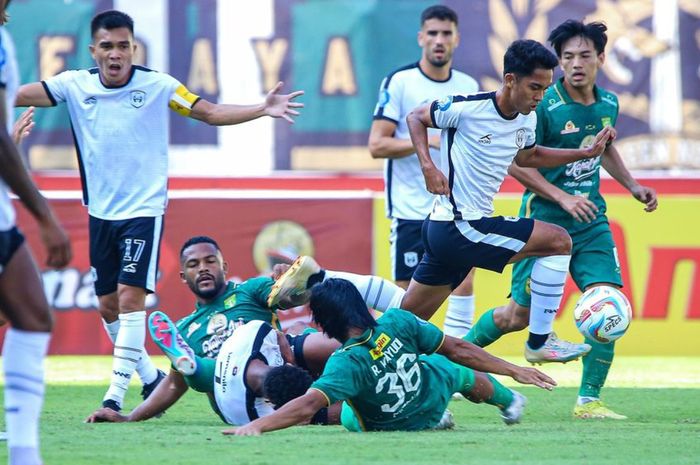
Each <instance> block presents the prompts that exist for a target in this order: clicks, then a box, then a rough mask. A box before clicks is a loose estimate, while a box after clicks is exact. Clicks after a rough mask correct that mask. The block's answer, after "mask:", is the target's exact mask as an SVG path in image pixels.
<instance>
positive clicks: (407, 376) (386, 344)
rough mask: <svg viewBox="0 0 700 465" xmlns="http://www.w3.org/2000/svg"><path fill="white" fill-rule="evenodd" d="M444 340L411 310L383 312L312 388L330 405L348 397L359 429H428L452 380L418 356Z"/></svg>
mask: <svg viewBox="0 0 700 465" xmlns="http://www.w3.org/2000/svg"><path fill="white" fill-rule="evenodd" d="M443 339H444V335H443V333H442V331H440V330H439V329H438V328H437V327H436V326H434V325H433V324H431V323H428V322H426V321H423V320H421V319H420V318H418V317H416V316H415V315H413V314H412V313H409V312H407V311H405V310H400V309H398V308H393V309H390V310H387V311H386V312H385V313H384V314H383V315H382V316H381V317H380V318H379V319H378V320H377V326H376V327H374V328H370V329H368V330H367V331H365V332H364V333H363V334H362V335H361V336H360V337H357V338H352V339H349V340H348V341H346V342H345V344H343V345H342V347H340V348H339V349H338V350H337V351H335V352H334V353H333V355H332V356H331V357H330V358H329V359H328V362H327V363H326V368H325V369H324V370H323V374H322V375H321V377H320V378H319V379H318V380H316V381H315V382H314V383H313V384H312V385H311V388H312V389H316V390H318V391H320V392H322V393H323V394H324V395H325V396H326V398H327V399H328V403H329V405H330V404H332V403H335V402H338V401H341V400H347V401H348V403H349V404H350V406H351V407H352V408H353V410H354V411H355V414H356V415H357V417H358V419H359V421H360V424H361V426H362V428H363V429H364V430H370V431H371V430H394V431H395V430H420V429H427V428H432V427H434V426H435V425H437V423H438V422H439V421H440V418H441V416H442V413H443V412H444V410H445V408H446V407H447V403H448V402H449V399H450V396H451V395H452V392H453V391H454V385H455V382H454V380H451V379H447V376H448V375H447V374H446V373H445V371H444V370H442V369H441V368H440V367H439V366H436V365H435V364H432V363H429V362H426V360H425V359H424V358H423V357H420V355H421V354H430V353H433V352H435V351H436V350H437V349H438V348H439V347H440V346H441V345H442V341H443ZM453 371H455V372H456V370H453ZM455 376H456V375H455Z"/></svg>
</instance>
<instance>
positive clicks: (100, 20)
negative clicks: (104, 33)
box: [90, 10, 134, 37]
mask: <svg viewBox="0 0 700 465" xmlns="http://www.w3.org/2000/svg"><path fill="white" fill-rule="evenodd" d="M119 27H125V28H127V29H129V32H131V35H132V36H133V35H134V20H133V19H131V16H129V15H128V14H126V13H123V12H121V11H117V10H109V11H103V12H102V13H99V14H97V15H96V16H95V17H94V18H92V22H91V23H90V34H91V35H92V37H94V36H95V33H96V32H97V31H98V30H99V29H107V30H110V29H117V28H119Z"/></svg>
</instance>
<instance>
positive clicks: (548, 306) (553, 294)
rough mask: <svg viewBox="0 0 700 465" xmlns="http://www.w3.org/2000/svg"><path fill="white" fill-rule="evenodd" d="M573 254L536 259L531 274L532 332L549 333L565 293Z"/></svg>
mask: <svg viewBox="0 0 700 465" xmlns="http://www.w3.org/2000/svg"><path fill="white" fill-rule="evenodd" d="M570 260H571V255H552V256H549V257H539V258H538V259H537V260H535V265H534V266H533V267H532V274H530V295H531V301H530V332H531V333H533V334H549V333H551V332H552V325H553V324H554V317H555V316H556V314H557V311H558V310H559V305H560V304H561V298H562V296H563V295H564V284H565V282H566V274H567V272H568V271H569V261H570Z"/></svg>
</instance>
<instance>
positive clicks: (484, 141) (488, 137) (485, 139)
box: [479, 133, 492, 145]
mask: <svg viewBox="0 0 700 465" xmlns="http://www.w3.org/2000/svg"><path fill="white" fill-rule="evenodd" d="M491 136H492V134H490V133H489V134H486V135H485V136H481V137H479V143H480V144H485V145H488V144H490V143H491Z"/></svg>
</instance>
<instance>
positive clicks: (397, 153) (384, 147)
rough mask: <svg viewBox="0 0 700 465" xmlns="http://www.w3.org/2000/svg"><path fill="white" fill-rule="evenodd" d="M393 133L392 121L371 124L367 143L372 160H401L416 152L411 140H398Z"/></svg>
mask: <svg viewBox="0 0 700 465" xmlns="http://www.w3.org/2000/svg"><path fill="white" fill-rule="evenodd" d="M395 132H396V123H394V122H393V121H388V120H385V119H376V120H374V121H373V122H372V127H371V128H370V130H369V140H368V142H367V146H368V148H369V153H370V154H371V155H372V158H403V157H406V156H408V155H411V154H413V153H414V152H415V151H416V149H415V148H413V142H411V139H398V138H396V137H394V133H395ZM431 143H433V141H431Z"/></svg>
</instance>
